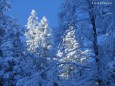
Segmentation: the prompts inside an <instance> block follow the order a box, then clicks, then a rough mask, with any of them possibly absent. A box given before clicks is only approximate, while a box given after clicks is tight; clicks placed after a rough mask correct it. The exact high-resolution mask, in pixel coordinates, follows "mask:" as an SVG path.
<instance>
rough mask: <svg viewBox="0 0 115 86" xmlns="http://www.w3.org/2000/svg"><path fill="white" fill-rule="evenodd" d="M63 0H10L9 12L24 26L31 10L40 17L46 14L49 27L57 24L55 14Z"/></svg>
mask: <svg viewBox="0 0 115 86" xmlns="http://www.w3.org/2000/svg"><path fill="white" fill-rule="evenodd" d="M62 1H63V0H11V4H12V5H11V6H12V8H11V9H10V11H9V14H10V15H11V16H13V17H15V18H17V19H18V21H19V24H21V25H22V26H25V24H26V23H27V19H28V17H29V16H30V13H31V10H32V9H34V10H35V11H36V12H37V16H38V18H39V21H40V19H41V18H42V17H43V16H46V18H47V19H48V22H49V26H50V27H55V26H57V22H58V20H57V15H58V12H59V11H60V5H61V3H62Z"/></svg>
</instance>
